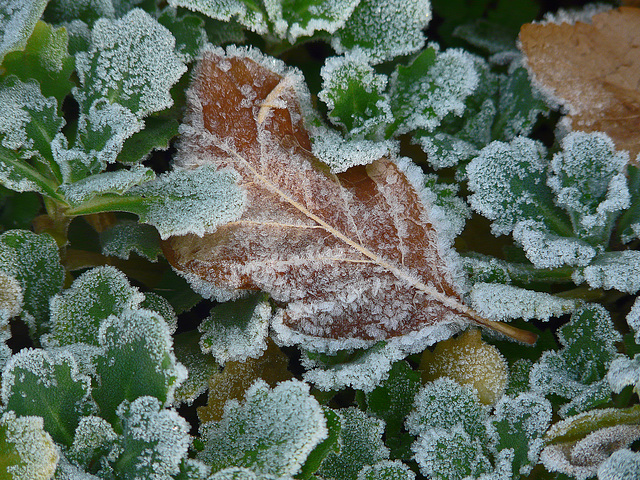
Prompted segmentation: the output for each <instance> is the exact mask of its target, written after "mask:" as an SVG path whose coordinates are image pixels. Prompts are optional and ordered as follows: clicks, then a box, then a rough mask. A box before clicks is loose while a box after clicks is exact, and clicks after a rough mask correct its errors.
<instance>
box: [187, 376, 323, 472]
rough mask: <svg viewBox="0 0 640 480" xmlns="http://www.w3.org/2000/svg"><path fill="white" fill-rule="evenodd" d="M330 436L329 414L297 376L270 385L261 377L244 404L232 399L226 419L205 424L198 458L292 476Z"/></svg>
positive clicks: (215, 464) (222, 465)
mask: <svg viewBox="0 0 640 480" xmlns="http://www.w3.org/2000/svg"><path fill="white" fill-rule="evenodd" d="M326 436H327V427H326V420H325V416H324V414H323V413H322V409H321V408H320V405H319V404H318V402H317V401H316V399H315V398H313V397H312V396H311V395H309V386H308V385H306V384H304V383H302V382H299V381H296V380H294V381H286V382H282V383H280V384H278V386H276V387H275V388H274V389H270V388H269V386H268V385H267V384H266V382H264V381H262V380H258V381H257V382H256V383H254V384H253V386H251V387H250V388H249V390H247V392H246V394H245V401H244V403H242V404H240V403H238V402H237V401H235V400H229V401H227V403H226V405H225V408H224V415H223V417H222V420H220V421H219V422H210V423H205V424H203V426H202V438H203V440H204V442H205V448H204V450H203V451H202V452H200V454H199V458H200V459H201V460H203V461H205V462H206V463H208V464H210V465H212V466H213V468H214V471H217V470H221V469H223V468H226V467H229V466H237V467H246V468H250V469H251V470H253V471H254V472H256V473H258V474H260V475H274V476H292V475H295V474H296V473H297V472H298V471H299V470H300V467H301V466H302V464H303V463H304V462H305V460H306V458H307V455H309V453H310V452H311V451H312V450H313V449H314V448H315V446H316V445H317V444H318V443H320V442H321V441H322V440H324V439H325V438H326Z"/></svg>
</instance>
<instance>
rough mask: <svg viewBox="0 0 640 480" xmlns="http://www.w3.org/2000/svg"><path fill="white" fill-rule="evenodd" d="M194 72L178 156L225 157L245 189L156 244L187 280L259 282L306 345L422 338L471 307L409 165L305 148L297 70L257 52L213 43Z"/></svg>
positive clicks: (214, 287) (218, 289)
mask: <svg viewBox="0 0 640 480" xmlns="http://www.w3.org/2000/svg"><path fill="white" fill-rule="evenodd" d="M194 78H195V79H194V83H193V85H192V87H191V89H190V90H189V92H188V98H189V111H188V113H187V117H186V123H185V124H184V125H183V126H182V127H181V131H182V140H181V145H180V152H179V157H178V164H179V165H180V167H181V168H193V167H196V166H198V165H201V164H207V165H214V166H215V167H216V168H218V169H232V170H234V171H235V174H236V175H237V182H238V184H239V185H240V186H241V187H242V188H243V189H244V191H245V192H246V207H245V210H244V212H243V213H242V215H241V216H240V218H239V219H237V220H235V221H232V222H230V223H228V224H226V225H221V226H220V227H218V229H217V230H216V231H215V233H213V234H208V235H204V236H203V237H202V238H199V237H197V236H195V235H185V236H180V237H171V238H169V239H168V240H167V241H166V242H164V244H163V250H164V252H165V255H166V257H167V258H168V260H169V261H170V263H171V264H172V265H173V266H174V268H176V269H177V270H179V271H181V272H184V273H185V276H186V277H187V278H188V279H189V280H190V281H192V284H193V285H194V288H196V289H197V290H199V291H200V292H201V293H203V294H205V295H206V296H209V297H216V298H217V299H218V300H228V299H230V298H233V297H235V296H238V295H239V294H240V293H241V292H243V291H252V290H262V291H265V292H267V293H269V294H270V295H271V297H272V298H273V299H274V300H275V301H276V302H278V303H279V304H281V305H284V306H285V308H283V309H281V310H279V312H278V313H277V314H276V318H275V320H274V322H273V323H272V325H274V328H275V330H276V334H277V336H278V338H279V341H280V342H281V343H285V344H293V343H302V342H306V343H308V344H309V345H312V346H314V348H324V349H326V348H328V349H339V348H348V347H358V346H363V345H367V344H370V343H372V341H375V340H380V339H386V338H389V337H403V340H401V341H402V342H403V345H404V346H406V347H407V348H409V349H411V348H413V349H414V350H417V349H421V348H424V345H425V344H429V343H433V342H434V341H436V340H439V339H442V338H446V337H448V336H449V335H451V332H452V331H455V330H456V329H458V328H459V326H460V325H461V323H463V319H462V317H464V316H466V317H470V318H475V317H474V312H473V311H472V310H470V309H469V308H468V307H466V306H465V305H464V304H463V303H462V301H461V297H460V292H459V287H458V283H459V278H458V270H457V266H456V263H455V260H454V253H453V251H452V249H451V248H450V246H448V245H445V244H444V243H445V241H444V240H443V238H442V237H441V236H440V235H439V234H438V230H436V228H435V226H434V223H435V222H436V218H434V217H436V215H434V214H433V211H432V207H431V203H430V202H429V201H427V200H425V196H426V195H427V194H424V196H423V195H422V194H423V191H424V188H423V185H424V177H423V176H422V174H421V172H420V170H419V169H418V168H417V167H416V166H414V165H412V164H410V163H409V162H408V161H407V160H406V159H402V158H401V159H393V158H387V157H383V158H380V159H379V160H376V161H375V162H373V163H372V164H370V165H367V166H366V167H363V166H358V167H354V168H351V169H349V170H348V171H347V172H345V173H343V174H338V175H334V174H331V173H330V172H328V171H327V169H326V167H325V166H323V165H322V164H321V163H320V162H319V161H318V160H317V158H316V157H314V156H313V155H311V154H310V149H311V147H310V143H309V138H308V135H307V131H306V129H305V126H304V117H305V116H306V115H310V111H309V109H310V107H309V94H308V92H307V91H306V88H305V87H304V84H303V81H302V77H301V74H300V73H299V72H297V71H295V70H292V69H288V68H286V67H285V66H284V65H283V64H282V63H281V62H279V61H277V60H275V59H272V58H268V57H265V56H263V55H262V54H260V53H259V52H257V51H256V50H252V49H239V48H235V47H229V49H228V50H227V52H226V53H225V52H224V51H223V50H222V49H210V50H209V51H207V52H205V53H204V54H203V58H202V60H201V62H200V64H199V66H198V68H197V71H196V74H195V77H194ZM201 168H202V167H201ZM476 320H478V319H477V318H476ZM478 321H481V319H479V320H478ZM501 327H502V325H501ZM416 345H420V346H419V347H415V346H416Z"/></svg>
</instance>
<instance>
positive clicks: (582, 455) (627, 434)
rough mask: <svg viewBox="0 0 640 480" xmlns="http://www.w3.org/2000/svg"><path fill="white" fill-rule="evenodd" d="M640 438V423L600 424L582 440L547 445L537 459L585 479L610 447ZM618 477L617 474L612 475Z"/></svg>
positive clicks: (593, 470)
mask: <svg viewBox="0 0 640 480" xmlns="http://www.w3.org/2000/svg"><path fill="white" fill-rule="evenodd" d="M638 438H640V426H638V425H617V426H615V427H608V428H601V429H600V430H596V431H595V432H592V433H590V434H589V435H587V436H586V437H585V438H583V439H582V440H580V441H578V442H576V443H574V444H572V443H561V444H556V445H549V446H547V447H546V448H545V449H544V450H543V451H542V454H541V455H540V460H541V462H542V463H543V464H544V466H545V467H546V469H547V470H549V471H550V472H561V473H565V474H567V475H571V476H573V477H575V478H576V479H577V480H586V479H587V478H590V477H592V476H594V475H595V474H596V472H597V471H598V468H599V467H600V465H601V464H602V463H603V462H604V461H606V460H607V459H608V458H609V456H610V455H611V452H612V451H615V450H618V449H621V448H627V447H629V445H631V443H633V442H634V441H635V440H637V439H638ZM615 478H620V477H615Z"/></svg>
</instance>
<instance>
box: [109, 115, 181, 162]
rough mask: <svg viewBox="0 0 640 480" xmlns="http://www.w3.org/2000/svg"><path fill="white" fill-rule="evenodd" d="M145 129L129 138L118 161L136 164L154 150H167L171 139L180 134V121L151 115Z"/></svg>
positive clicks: (146, 121) (146, 120)
mask: <svg viewBox="0 0 640 480" xmlns="http://www.w3.org/2000/svg"><path fill="white" fill-rule="evenodd" d="M144 123H145V126H144V130H141V131H139V132H136V133H134V134H133V135H132V136H131V137H129V138H127V139H126V140H125V142H124V144H123V146H122V151H121V152H120V154H119V155H118V158H117V160H118V162H119V163H122V164H125V165H134V164H137V163H140V162H142V161H143V160H145V159H146V158H147V157H148V156H149V155H150V154H151V152H152V151H154V150H167V149H168V148H169V145H170V142H171V139H173V138H174V137H176V136H177V135H178V121H177V120H175V119H172V118H171V119H167V118H162V117H149V118H147V119H145V121H144Z"/></svg>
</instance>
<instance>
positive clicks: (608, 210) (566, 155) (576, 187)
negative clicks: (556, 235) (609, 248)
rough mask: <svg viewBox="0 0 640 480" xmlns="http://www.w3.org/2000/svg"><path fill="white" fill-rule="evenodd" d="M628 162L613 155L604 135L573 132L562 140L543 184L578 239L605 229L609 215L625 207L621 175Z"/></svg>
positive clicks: (626, 195) (625, 156) (623, 156)
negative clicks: (568, 218)
mask: <svg viewBox="0 0 640 480" xmlns="http://www.w3.org/2000/svg"><path fill="white" fill-rule="evenodd" d="M628 161H629V155H628V154H627V153H626V152H616V150H615V145H614V144H613V142H612V141H611V139H610V138H609V137H607V136H606V135H605V134H604V133H599V132H597V133H583V132H574V133H570V134H569V135H567V136H566V137H565V138H564V139H563V140H562V151H561V152H559V153H556V154H555V155H554V156H553V160H552V161H551V169H552V172H553V174H552V175H550V176H549V179H548V181H547V183H548V184H549V186H550V187H551V189H552V190H553V191H554V193H555V194H556V203H557V204H558V205H560V206H562V207H564V208H565V209H566V210H567V211H569V212H571V215H572V222H573V224H574V230H575V231H576V232H577V233H578V234H579V235H580V236H583V237H587V238H588V237H589V236H593V235H594V231H595V232H596V233H597V232H598V231H599V230H602V229H604V228H606V227H607V226H608V223H609V222H611V218H612V215H613V214H615V213H618V212H620V211H621V210H623V209H625V208H627V207H628V206H629V201H630V195H629V190H628V188H627V182H626V178H625V175H624V172H625V168H626V165H627V163H628Z"/></svg>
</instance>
